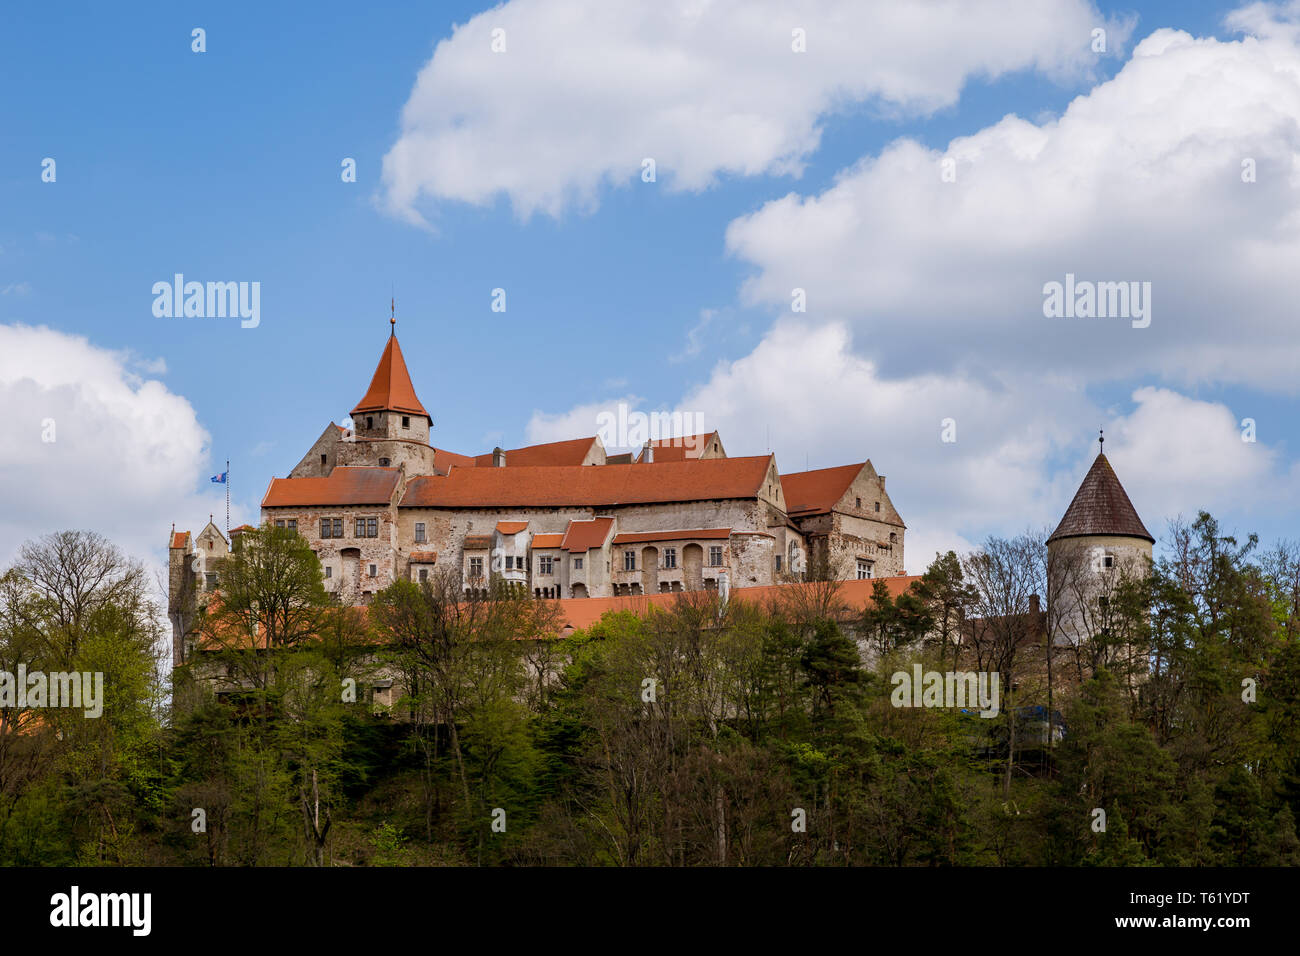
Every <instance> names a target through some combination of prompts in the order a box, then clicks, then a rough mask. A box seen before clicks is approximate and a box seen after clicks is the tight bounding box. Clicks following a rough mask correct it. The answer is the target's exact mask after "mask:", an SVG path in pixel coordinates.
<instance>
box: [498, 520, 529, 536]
mask: <svg viewBox="0 0 1300 956" xmlns="http://www.w3.org/2000/svg"><path fill="white" fill-rule="evenodd" d="M527 527H528V522H527V521H498V522H497V530H498V531H500V532H501V533H502V534H518V533H519V532H520V531H523V530H524V529H525V528H527Z"/></svg>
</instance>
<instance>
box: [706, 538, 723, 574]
mask: <svg viewBox="0 0 1300 956" xmlns="http://www.w3.org/2000/svg"><path fill="white" fill-rule="evenodd" d="M709 567H711V568H720V567H722V545H720V544H711V545H709Z"/></svg>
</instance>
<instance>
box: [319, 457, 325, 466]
mask: <svg viewBox="0 0 1300 956" xmlns="http://www.w3.org/2000/svg"><path fill="white" fill-rule="evenodd" d="M320 463H321V466H322V467H324V465H325V456H324V455H321V456H320Z"/></svg>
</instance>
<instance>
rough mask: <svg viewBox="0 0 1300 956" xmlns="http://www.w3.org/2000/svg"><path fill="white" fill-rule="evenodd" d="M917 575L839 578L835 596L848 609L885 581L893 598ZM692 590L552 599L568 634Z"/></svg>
mask: <svg viewBox="0 0 1300 956" xmlns="http://www.w3.org/2000/svg"><path fill="white" fill-rule="evenodd" d="M920 579H921V576H920V575H907V576H899V577H893V578H868V579H866V580H862V581H858V580H853V581H841V582H839V585H840V587H839V591H838V596H839V599H840V600H841V601H842V602H843V603H844V604H845V605H846V606H847V607H848V608H849V609H851V610H860V609H862V608H865V607H866V606H867V605H868V604H869V603H870V602H871V592H872V589H873V588H874V586H875V582H876V581H884V582H885V587H887V588H888V589H889V595H890V597H892V598H895V599H896V598H897V597H898V596H899V595H900V594H902V593H903V592H904V591H906V590H907V589H908V588H909V587H910V586H911V585H912V582H914V581H919V580H920ZM808 586H809V585H805V584H771V585H767V586H765V587H754V588H732V589H731V596H730V600H733V601H745V602H753V603H757V604H763V603H765V602H767V601H771V600H776V599H779V598H780V597H781V596H782V595H784V594H789V593H790V592H791V590H792V589H796V588H804V587H808ZM691 593H695V594H698V593H700V592H685V593H683V592H681V591H677V592H670V593H667V594H665V593H656V594H639V595H635V596H632V597H602V598H565V599H563V600H559V601H554V602H552V603H554V604H556V605H558V607H559V611H560V621H561V622H562V631H561V633H562V634H564V635H567V634H569V633H571V632H572V631H574V630H580V629H585V628H588V627H591V625H593V624H595V623H596V622H597V621H599V620H600V619H601V617H603V616H604V615H605V613H606V612H609V611H632V612H634V613H637V614H644V613H645V612H646V611H647V610H648V609H649V608H651V607H654V608H658V609H660V610H667V609H670V608H671V607H672V606H673V603H674V602H675V601H676V600H677V599H678V598H680V597H685V596H689V595H690V594H691ZM708 593H712V592H708Z"/></svg>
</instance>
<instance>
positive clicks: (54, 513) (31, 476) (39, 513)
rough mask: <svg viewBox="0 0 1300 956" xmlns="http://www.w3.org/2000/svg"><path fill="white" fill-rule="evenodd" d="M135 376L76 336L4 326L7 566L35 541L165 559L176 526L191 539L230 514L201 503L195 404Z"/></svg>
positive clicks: (123, 359) (1, 466) (207, 500)
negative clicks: (101, 546) (77, 535)
mask: <svg viewBox="0 0 1300 956" xmlns="http://www.w3.org/2000/svg"><path fill="white" fill-rule="evenodd" d="M130 365H131V359H130V356H129V355H128V354H127V353H124V352H114V351H110V350H106V349H103V348H100V347H98V346H96V345H93V344H91V343H90V342H89V341H87V340H86V339H85V338H82V337H79V336H73V335H66V334H64V333H62V332H57V331H55V330H52V329H49V328H44V327H30V326H24V325H0V408H3V409H4V410H5V413H4V415H3V416H0V501H3V502H4V503H5V505H4V508H3V510H0V565H3V564H5V563H7V562H8V561H9V560H11V559H12V558H13V556H14V555H15V553H16V552H17V549H18V547H19V545H21V544H22V542H23V541H25V540H27V539H29V538H32V537H36V536H39V535H43V534H48V533H50V532H52V531H58V530H64V529H77V528H87V529H90V530H93V531H97V532H99V533H100V534H103V535H105V536H106V537H108V538H110V539H111V540H112V541H114V542H115V543H116V544H117V545H118V546H119V547H121V548H122V549H123V550H125V551H127V552H128V553H130V554H133V555H135V556H137V557H141V558H149V557H153V558H156V557H158V556H159V555H161V554H163V553H165V551H164V549H165V547H166V540H167V532H168V529H169V527H170V522H171V520H172V518H173V517H174V518H175V519H176V520H177V521H178V522H180V523H181V524H180V527H181V528H183V529H185V528H188V526H187V525H186V524H184V522H186V521H195V522H201V521H202V518H201V516H203V515H207V514H208V513H210V512H212V513H215V512H216V511H218V510H219V509H221V508H222V506H223V505H224V501H225V499H224V497H223V496H221V495H220V494H218V493H217V492H213V493H211V494H208V495H200V494H196V493H195V492H194V489H195V487H196V486H198V482H199V481H200V480H201V478H204V477H206V475H205V474H204V469H205V468H207V467H208V465H209V461H208V434H207V432H206V431H205V430H204V429H203V427H202V426H201V425H200V424H199V422H198V420H197V418H196V417H195V414H194V409H193V408H192V407H191V406H190V403H189V402H188V401H187V400H186V399H185V398H183V397H182V396H180V395H176V394H174V393H172V392H170V391H168V389H167V388H166V386H164V385H163V384H162V383H161V382H158V381H148V380H144V379H141V378H140V377H139V376H138V375H136V374H135V373H133V372H131V371H130ZM51 423H52V425H51ZM51 428H52V431H51ZM49 437H53V438H54V441H52V442H50V441H46V440H44V439H46V438H49ZM212 487H213V488H217V487H218V486H215V485H214V486H212ZM188 530H192V531H194V532H196V533H197V532H198V531H199V530H200V529H199V527H193V528H188Z"/></svg>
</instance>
